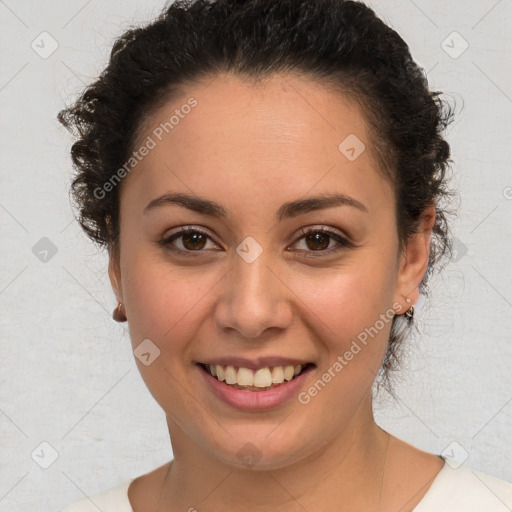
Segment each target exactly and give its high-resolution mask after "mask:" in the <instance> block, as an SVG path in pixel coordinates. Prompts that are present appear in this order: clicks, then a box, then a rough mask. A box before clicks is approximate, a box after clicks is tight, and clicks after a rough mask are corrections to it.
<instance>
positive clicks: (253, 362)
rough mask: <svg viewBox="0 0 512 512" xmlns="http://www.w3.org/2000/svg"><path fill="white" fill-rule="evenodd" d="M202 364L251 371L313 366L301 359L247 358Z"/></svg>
mask: <svg viewBox="0 0 512 512" xmlns="http://www.w3.org/2000/svg"><path fill="white" fill-rule="evenodd" d="M199 363H200V364H205V365H209V364H212V365H217V364H218V365H220V366H236V367H237V368H249V369H250V370H258V369H259V368H266V367H273V366H298V365H302V366H306V365H307V364H313V363H311V361H304V360H299V359H291V358H286V357H272V356H268V357H258V358H256V359H247V358H245V357H231V356H230V357H216V358H212V359H207V360H204V361H199Z"/></svg>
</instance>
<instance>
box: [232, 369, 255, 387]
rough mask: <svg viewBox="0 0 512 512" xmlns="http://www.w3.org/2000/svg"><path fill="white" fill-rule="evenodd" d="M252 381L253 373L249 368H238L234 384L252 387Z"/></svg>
mask: <svg viewBox="0 0 512 512" xmlns="http://www.w3.org/2000/svg"><path fill="white" fill-rule="evenodd" d="M253 381H254V373H253V372H252V370H249V368H239V369H238V374H237V376H236V383H237V384H238V385H239V386H252V385H253Z"/></svg>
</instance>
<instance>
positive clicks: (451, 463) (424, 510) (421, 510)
mask: <svg viewBox="0 0 512 512" xmlns="http://www.w3.org/2000/svg"><path fill="white" fill-rule="evenodd" d="M443 458H444V460H445V464H444V466H443V468H442V469H441V471H440V472H439V473H438V475H437V476H436V478H435V479H434V481H433V482H432V484H431V486H430V488H429V489H428V491H427V492H426V494H425V496H423V499H422V500H421V501H420V502H419V503H418V505H416V507H415V508H414V511H413V512H510V510H511V509H512V483H509V482H506V481H505V480H500V479H499V478H496V477H494V476H490V475H487V474H485V473H481V472H480V471H475V470H473V469H471V468H469V467H467V466H459V464H458V463H457V462H456V461H455V460H453V459H449V458H446V457H443ZM454 468H456V469H454ZM133 480H135V479H134V478H133V479H131V480H128V481H126V482H123V483H122V484H121V485H118V486H117V487H114V488H112V489H109V490H108V491H105V492H102V493H101V494H97V495H95V496H91V497H90V498H84V499H82V500H80V501H78V502H77V503H75V504H73V505H70V506H69V507H66V508H65V509H64V510H62V511H61V512H98V510H101V511H102V512H133V509H132V507H131V505H130V501H129V500H128V487H129V486H130V484H131V483H132V482H133Z"/></svg>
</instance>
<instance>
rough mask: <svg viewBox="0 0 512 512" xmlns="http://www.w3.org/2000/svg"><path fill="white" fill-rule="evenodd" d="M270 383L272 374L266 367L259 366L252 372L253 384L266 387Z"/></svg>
mask: <svg viewBox="0 0 512 512" xmlns="http://www.w3.org/2000/svg"><path fill="white" fill-rule="evenodd" d="M271 385H272V374H271V373H270V370H269V369H268V368H261V369H260V370H257V371H256V373H255V374H254V380H253V386H256V387H257V388H266V387H269V386H271Z"/></svg>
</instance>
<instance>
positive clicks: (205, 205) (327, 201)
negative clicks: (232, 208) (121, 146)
mask: <svg viewBox="0 0 512 512" xmlns="http://www.w3.org/2000/svg"><path fill="white" fill-rule="evenodd" d="M167 205H178V206H182V207H184V208H187V209H189V210H192V211H193V212H196V213H201V214H203V215H210V216H212V217H219V218H223V217H227V212H226V210H225V209H224V208H223V207H222V206H221V205H220V204H218V203H215V202H214V201H210V200H209V199H204V198H202V197H199V196H194V195H189V194H183V193H168V194H164V195H162V196H159V197H156V198H155V199H153V200H151V201H150V202H149V203H148V204H147V205H146V206H145V207H144V210H143V213H144V214H146V213H148V212H149V211H151V210H153V209H155V208H158V207H161V206H167ZM335 206H352V207H354V208H357V209H358V210H361V211H362V212H366V213H368V208H367V207H366V206H365V205H364V204H363V203H361V202H360V201H358V200H357V199H354V198H353V197H350V196H347V195H346V194H323V195H320V196H315V197H307V198H305V199H298V200H296V201H290V202H287V203H284V204H283V205H282V206H281V207H280V208H279V209H278V210H277V213H276V219H277V220H278V221H279V222H281V221H283V220H285V219H289V218H293V217H297V216H298V215H303V214H305V213H309V212H313V211H316V210H322V209H324V208H333V207H335Z"/></svg>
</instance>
